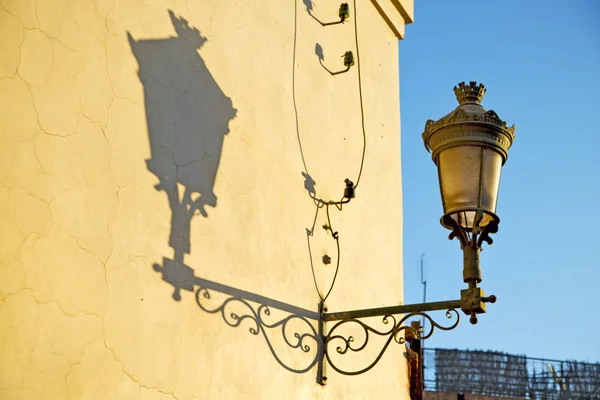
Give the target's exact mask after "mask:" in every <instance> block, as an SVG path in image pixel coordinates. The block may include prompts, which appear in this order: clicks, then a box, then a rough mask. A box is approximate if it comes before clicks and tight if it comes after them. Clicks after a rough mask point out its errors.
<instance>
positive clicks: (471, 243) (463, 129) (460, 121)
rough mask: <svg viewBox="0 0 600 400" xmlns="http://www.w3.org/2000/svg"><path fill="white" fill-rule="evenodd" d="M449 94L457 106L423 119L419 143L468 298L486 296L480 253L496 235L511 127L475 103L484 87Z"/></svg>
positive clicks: (466, 87) (457, 89) (473, 84)
mask: <svg viewBox="0 0 600 400" xmlns="http://www.w3.org/2000/svg"><path fill="white" fill-rule="evenodd" d="M454 93H455V94H456V99H457V100H458V102H459V106H458V107H456V108H455V109H454V111H452V112H451V113H450V114H448V115H446V116H445V117H443V118H441V119H439V120H438V121H433V120H428V121H427V123H426V124H425V131H424V132H423V141H424V142H425V147H426V148H427V150H428V151H431V153H432V158H433V162H434V163H435V164H436V165H437V167H438V177H439V183H440V192H441V195H442V205H443V207H444V216H443V217H442V218H441V224H442V225H443V226H444V227H445V228H448V229H450V230H451V231H452V232H451V233H450V239H452V238H455V237H456V238H458V240H459V241H460V245H461V248H462V250H463V253H464V269H463V279H464V281H465V282H466V283H468V284H469V290H470V293H469V296H468V297H481V298H485V295H484V293H483V291H481V290H480V289H478V288H477V284H478V283H479V282H481V269H480V268H479V252H480V251H481V245H482V243H483V242H484V241H485V242H487V243H488V244H492V239H491V238H490V237H489V234H491V233H496V232H497V231H498V223H499V222H500V219H499V218H498V216H497V215H496V204H497V200H498V187H499V185H500V172H501V170H502V166H503V165H504V163H505V162H506V159H507V157H508V149H509V148H510V146H511V145H512V143H513V140H514V138H515V126H514V125H513V126H512V127H508V126H507V125H506V122H505V121H502V120H501V119H500V118H499V117H498V114H496V113H495V112H494V111H493V110H490V111H486V110H485V108H483V107H482V106H481V104H479V103H480V102H481V99H482V98H483V95H484V94H485V86H484V85H483V84H480V85H478V84H477V83H476V82H469V84H468V85H466V84H465V83H464V82H461V83H459V84H458V86H455V87H454ZM490 300H491V302H493V301H494V300H495V297H491V298H490ZM463 310H464V308H463ZM478 312H485V308H484V309H483V310H479V309H474V310H471V322H472V323H476V322H477V318H476V313H478Z"/></svg>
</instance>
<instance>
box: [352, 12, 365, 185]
mask: <svg viewBox="0 0 600 400" xmlns="http://www.w3.org/2000/svg"><path fill="white" fill-rule="evenodd" d="M357 14H358V11H357V9H356V0H354V42H355V44H356V69H357V70H358V96H359V99H360V120H361V127H362V134H363V150H362V156H361V160H360V169H359V170H358V177H357V178H356V182H355V183H354V188H355V189H356V188H357V187H358V183H359V182H360V178H361V176H362V171H363V166H364V165H365V154H366V152H367V132H366V129H365V110H364V105H363V93H362V79H361V75H360V54H359V50H358V22H357V20H358V18H357Z"/></svg>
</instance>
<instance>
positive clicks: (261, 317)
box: [196, 287, 321, 374]
mask: <svg viewBox="0 0 600 400" xmlns="http://www.w3.org/2000/svg"><path fill="white" fill-rule="evenodd" d="M210 300H212V297H211V292H210V291H209V290H208V289H207V288H204V287H200V288H198V289H197V290H196V303H197V304H198V306H199V307H200V308H201V309H202V310H203V311H205V312H207V313H210V314H219V313H220V314H221V316H222V318H223V320H224V321H225V323H227V324H228V325H229V326H231V327H238V326H240V324H241V323H242V322H243V321H244V320H249V321H251V326H250V328H249V332H250V333H251V334H252V335H256V336H259V334H262V336H263V337H264V339H265V341H266V342H267V345H268V346H269V350H271V353H272V354H273V357H275V360H277V362H278V363H279V364H280V365H281V366H282V367H284V368H285V369H287V370H288V371H290V372H294V373H298V374H301V373H305V372H308V371H309V370H310V369H312V367H314V366H315V364H316V363H317V362H318V361H319V357H318V356H319V348H320V345H321V338H320V335H319V334H318V333H317V330H316V329H315V327H314V326H313V324H312V323H311V322H310V321H309V320H308V318H306V317H305V316H301V315H297V314H290V315H288V316H286V317H285V318H282V319H279V320H275V322H272V323H269V322H267V320H268V319H269V318H272V317H271V309H270V308H269V306H268V305H266V304H259V305H258V306H256V307H255V306H253V305H252V304H251V303H250V302H248V301H246V300H245V299H243V298H240V297H236V296H230V297H228V298H226V299H225V300H224V301H223V302H222V303H221V304H220V305H219V306H217V307H216V308H211V307H209V306H208V305H207V304H205V303H206V302H208V301H210ZM234 304H236V305H237V306H242V308H243V309H245V310H246V311H245V312H244V313H239V312H234V311H229V308H228V307H229V306H232V305H234ZM295 322H301V323H302V324H303V325H305V326H306V329H305V332H303V333H302V332H299V331H295V332H293V334H292V335H290V333H291V332H289V324H290V323H292V324H294V323H295ZM277 328H280V330H281V331H280V334H281V336H282V337H283V340H284V341H285V343H286V344H287V346H289V347H290V348H292V349H300V350H301V351H302V352H304V353H307V354H309V353H311V352H314V357H312V358H311V359H310V360H309V361H308V364H307V365H306V366H305V367H303V368H293V367H291V366H289V365H288V364H286V363H285V362H284V361H283V360H282V359H281V357H279V355H278V354H277V351H276V350H275V348H274V346H273V343H272V342H271V339H270V338H269V334H268V331H272V330H276V329H277ZM307 342H314V346H315V349H314V350H313V347H312V343H310V344H309V343H307Z"/></svg>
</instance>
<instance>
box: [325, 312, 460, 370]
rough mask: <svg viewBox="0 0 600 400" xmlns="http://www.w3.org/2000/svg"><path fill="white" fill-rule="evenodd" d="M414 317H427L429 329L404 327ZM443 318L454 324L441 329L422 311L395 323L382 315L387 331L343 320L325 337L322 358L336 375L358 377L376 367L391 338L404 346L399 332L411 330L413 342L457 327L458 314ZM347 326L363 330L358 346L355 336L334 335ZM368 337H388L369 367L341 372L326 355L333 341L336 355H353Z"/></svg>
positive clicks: (393, 319) (454, 313) (364, 343)
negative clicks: (371, 335)
mask: <svg viewBox="0 0 600 400" xmlns="http://www.w3.org/2000/svg"><path fill="white" fill-rule="evenodd" d="M413 317H424V318H426V319H427V320H428V321H429V323H430V325H429V326H430V328H429V329H428V330H427V331H425V330H423V329H422V328H421V329H419V330H416V329H414V328H412V327H410V326H405V325H404V323H405V322H406V321H407V320H408V319H410V318H413ZM446 317H447V318H450V319H452V318H453V317H456V321H455V322H454V323H453V324H452V325H450V326H442V325H440V324H438V323H437V322H435V321H434V320H433V318H431V317H430V316H429V315H428V314H426V313H424V312H412V313H409V314H405V315H404V316H402V318H400V319H399V320H396V317H394V316H393V315H385V316H384V317H383V320H382V322H383V323H384V324H386V325H388V324H391V325H392V326H391V328H390V329H389V330H384V331H380V330H377V329H374V328H372V327H370V326H369V325H367V324H365V323H364V322H362V321H360V320H358V319H354V318H352V319H347V320H342V321H339V322H337V323H336V324H335V325H334V326H333V327H332V328H331V329H330V330H329V333H328V334H327V335H326V336H325V338H324V343H325V345H324V353H325V357H326V358H327V362H328V363H329V366H331V368H333V369H334V370H335V371H337V372H339V373H340V374H343V375H360V374H362V373H364V372H367V371H368V370H370V369H371V368H373V367H374V366H375V364H377V363H378V362H379V360H380V359H381V357H382V356H383V353H384V352H385V351H386V349H387V348H388V346H389V345H390V343H391V341H392V339H393V340H394V341H395V342H397V343H400V344H402V343H404V342H405V338H404V335H402V333H404V331H411V332H412V333H413V334H414V335H415V337H416V339H421V340H424V339H427V338H429V337H430V336H431V335H433V332H434V331H435V329H436V328H437V329H440V330H443V331H449V330H452V329H454V328H456V327H457V326H458V324H459V322H460V314H459V313H458V311H456V310H455V309H453V308H451V309H449V310H447V311H446ZM346 324H354V325H355V326H358V327H360V328H362V331H363V333H364V335H361V336H363V337H364V339H363V340H362V341H360V342H359V343H358V344H357V343H355V341H356V339H355V337H354V336H344V335H339V334H335V331H336V330H338V328H340V327H342V326H344V325H346ZM370 334H374V335H377V336H382V337H385V336H387V339H386V340H385V343H384V345H383V347H382V348H381V350H380V351H379V354H378V355H377V357H376V358H375V360H374V361H373V362H372V363H371V364H369V365H368V366H366V367H365V368H363V369H360V370H355V371H344V370H343V369H341V368H339V367H338V366H336V365H335V363H334V362H333V360H332V359H331V357H330V355H329V345H330V344H331V343H332V342H336V343H338V344H339V345H338V346H337V347H336V352H337V353H338V354H342V355H344V354H347V353H348V350H350V351H352V352H360V351H361V350H364V349H365V348H366V347H367V345H368V343H369V335H370Z"/></svg>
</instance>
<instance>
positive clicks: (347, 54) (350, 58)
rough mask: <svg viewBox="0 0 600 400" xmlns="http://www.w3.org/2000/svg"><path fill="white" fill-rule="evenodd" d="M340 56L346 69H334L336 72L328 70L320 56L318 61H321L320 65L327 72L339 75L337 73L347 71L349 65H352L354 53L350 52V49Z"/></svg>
mask: <svg viewBox="0 0 600 400" xmlns="http://www.w3.org/2000/svg"><path fill="white" fill-rule="evenodd" d="M342 57H343V58H344V65H345V66H346V69H343V70H341V71H336V72H333V71H330V70H329V68H327V67H326V66H325V65H323V61H322V60H321V59H320V58H319V62H320V63H321V66H322V67H323V68H325V70H326V71H327V72H329V73H330V74H331V75H339V74H343V73H344V72H348V71H349V70H350V67H351V66H353V65H354V54H352V52H351V51H350V50H348V51H347V52H345V53H344V55H343V56H342Z"/></svg>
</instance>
